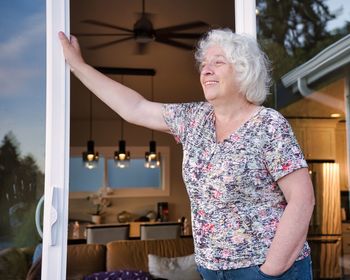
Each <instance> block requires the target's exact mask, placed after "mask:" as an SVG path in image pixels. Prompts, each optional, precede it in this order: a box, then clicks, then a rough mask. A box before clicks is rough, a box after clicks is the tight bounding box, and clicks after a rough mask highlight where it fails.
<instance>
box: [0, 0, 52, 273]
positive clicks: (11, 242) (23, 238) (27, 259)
mask: <svg viewBox="0 0 350 280" xmlns="http://www.w3.org/2000/svg"><path fill="white" fill-rule="evenodd" d="M1 12H2V17H0V26H2V27H6V28H2V30H1V40H0V50H1V52H0V85H1V89H0V251H1V252H0V256H1V258H0V268H1V273H0V274H1V276H0V278H1V279H5V278H6V279H25V277H26V273H27V271H28V269H29V267H30V266H31V264H32V261H33V260H34V258H33V257H34V256H33V253H34V250H35V248H40V246H39V247H37V246H38V245H39V244H40V243H41V239H40V236H39V234H38V233H37V230H36V227H35V209H36V205H37V203H38V200H39V199H40V197H41V196H42V195H43V191H44V165H45V164H44V153H45V77H46V75H45V72H46V71H45V55H46V54H45V1H43V0H38V1H35V4H34V3H33V1H26V0H18V1H10V2H2V5H1ZM37 252H38V254H37V255H36V256H40V249H38V250H37Z"/></svg>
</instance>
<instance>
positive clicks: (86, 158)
mask: <svg viewBox="0 0 350 280" xmlns="http://www.w3.org/2000/svg"><path fill="white" fill-rule="evenodd" d="M91 139H92V94H91V93H90V140H89V141H88V142H87V149H86V151H85V152H83V162H84V166H85V167H86V168H88V169H93V168H96V167H97V165H98V152H96V153H95V142H94V141H93V140H91Z"/></svg>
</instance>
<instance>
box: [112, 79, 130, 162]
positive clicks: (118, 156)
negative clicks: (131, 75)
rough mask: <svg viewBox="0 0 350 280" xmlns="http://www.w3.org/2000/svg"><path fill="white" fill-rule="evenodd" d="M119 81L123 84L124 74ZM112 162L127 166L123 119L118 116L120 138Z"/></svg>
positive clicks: (128, 159) (128, 156)
mask: <svg viewBox="0 0 350 280" xmlns="http://www.w3.org/2000/svg"><path fill="white" fill-rule="evenodd" d="M120 83H121V84H122V85H124V76H123V75H122V76H121V79H120ZM114 163H115V166H116V167H118V168H126V167H129V164H130V152H129V151H126V142H125V140H124V120H123V119H122V118H120V140H119V150H117V151H115V152H114Z"/></svg>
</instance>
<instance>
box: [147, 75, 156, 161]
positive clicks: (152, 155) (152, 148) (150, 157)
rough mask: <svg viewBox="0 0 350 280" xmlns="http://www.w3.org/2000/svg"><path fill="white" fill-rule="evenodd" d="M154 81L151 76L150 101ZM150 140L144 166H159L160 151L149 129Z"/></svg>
mask: <svg viewBox="0 0 350 280" xmlns="http://www.w3.org/2000/svg"><path fill="white" fill-rule="evenodd" d="M153 91H154V83H153V76H152V77H151V101H153ZM151 133H152V134H151V135H152V137H151V141H150V142H149V151H147V152H146V153H145V167H146V168H156V167H159V166H160V153H157V143H156V141H154V131H153V130H151Z"/></svg>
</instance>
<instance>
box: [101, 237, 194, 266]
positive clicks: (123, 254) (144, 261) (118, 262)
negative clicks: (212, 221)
mask: <svg viewBox="0 0 350 280" xmlns="http://www.w3.org/2000/svg"><path fill="white" fill-rule="evenodd" d="M193 252H194V248H193V239H192V238H179V239H168V240H119V241H113V242H110V243H108V244H107V263H106V269H107V271H114V270H119V269H136V270H142V271H147V272H148V254H152V255H157V256H161V257H168V258H171V257H172V258H173V257H181V256H186V255H190V254H193Z"/></svg>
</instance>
